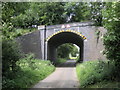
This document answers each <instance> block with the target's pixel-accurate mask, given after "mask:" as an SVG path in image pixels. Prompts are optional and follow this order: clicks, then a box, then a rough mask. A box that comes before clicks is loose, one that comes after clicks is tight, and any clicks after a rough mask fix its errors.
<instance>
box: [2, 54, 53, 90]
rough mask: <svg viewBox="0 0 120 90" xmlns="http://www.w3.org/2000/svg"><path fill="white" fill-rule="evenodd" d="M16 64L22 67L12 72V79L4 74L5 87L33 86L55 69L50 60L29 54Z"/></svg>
mask: <svg viewBox="0 0 120 90" xmlns="http://www.w3.org/2000/svg"><path fill="white" fill-rule="evenodd" d="M16 64H17V65H18V66H19V67H20V69H18V70H17V71H16V72H12V77H13V78H12V79H11V78H9V77H5V76H3V81H2V87H3V89H4V88H31V87H32V86H33V85H34V84H36V83H37V82H38V81H40V80H42V79H44V78H45V77H47V76H48V75H49V74H50V73H52V72H53V71H54V70H55V67H54V66H53V65H52V64H51V62H50V61H44V60H38V59H34V57H33V55H27V57H25V58H23V59H20V60H19V61H18V62H17V63H16ZM9 74H10V73H9Z"/></svg>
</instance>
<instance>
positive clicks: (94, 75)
mask: <svg viewBox="0 0 120 90" xmlns="http://www.w3.org/2000/svg"><path fill="white" fill-rule="evenodd" d="M76 71H77V76H78V79H79V81H80V87H83V88H84V87H87V86H88V85H94V84H96V83H99V82H102V81H104V80H105V81H111V80H113V81H114V80H115V78H114V73H115V63H114V62H112V61H111V62H110V61H107V60H106V61H87V62H83V63H81V64H78V65H77V66H76Z"/></svg>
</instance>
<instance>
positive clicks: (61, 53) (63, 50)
mask: <svg viewBox="0 0 120 90" xmlns="http://www.w3.org/2000/svg"><path fill="white" fill-rule="evenodd" d="M57 53H58V58H65V59H69V54H70V53H72V54H74V53H76V47H75V46H74V45H73V44H72V43H66V44H62V45H60V46H59V47H58V48H57Z"/></svg>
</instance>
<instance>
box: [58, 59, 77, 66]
mask: <svg viewBox="0 0 120 90" xmlns="http://www.w3.org/2000/svg"><path fill="white" fill-rule="evenodd" d="M75 66H76V60H67V61H66V62H65V63H62V64H59V65H56V67H75Z"/></svg>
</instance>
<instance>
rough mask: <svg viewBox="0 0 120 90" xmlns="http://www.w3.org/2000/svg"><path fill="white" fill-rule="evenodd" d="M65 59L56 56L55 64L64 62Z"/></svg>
mask: <svg viewBox="0 0 120 90" xmlns="http://www.w3.org/2000/svg"><path fill="white" fill-rule="evenodd" d="M66 61H67V60H66V59H64V58H58V59H57V60H56V65H59V64H62V63H65V62H66Z"/></svg>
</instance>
